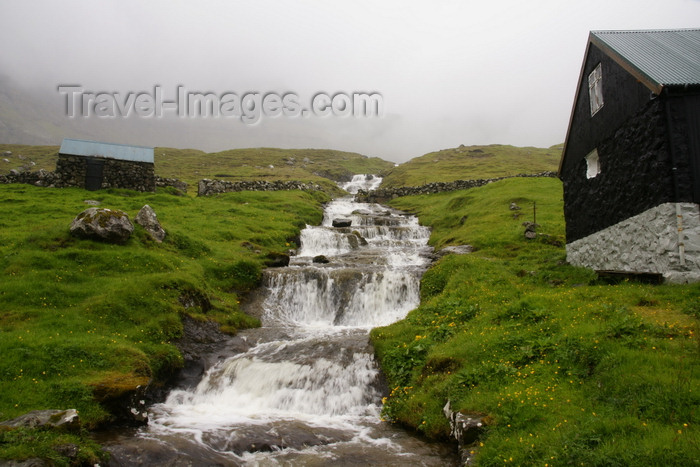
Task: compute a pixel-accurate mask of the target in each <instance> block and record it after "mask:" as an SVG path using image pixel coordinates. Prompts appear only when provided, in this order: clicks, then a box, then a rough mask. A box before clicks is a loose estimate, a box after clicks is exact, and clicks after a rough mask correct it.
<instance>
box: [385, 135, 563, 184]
mask: <svg viewBox="0 0 700 467" xmlns="http://www.w3.org/2000/svg"><path fill="white" fill-rule="evenodd" d="M561 151H562V145H557V146H552V147H551V148H548V149H542V148H532V147H526V148H519V147H515V146H506V145H500V144H492V145H489V146H460V147H458V148H452V149H443V150H441V151H436V152H431V153H428V154H425V155H423V156H420V157H416V158H414V159H411V160H410V161H408V162H406V163H404V164H401V165H399V166H398V167H395V168H393V169H390V170H389V171H387V172H385V177H384V182H383V184H382V187H386V188H390V187H400V186H420V185H425V184H426V183H431V182H452V181H454V180H474V179H480V178H495V177H505V176H511V175H518V174H523V173H525V174H531V173H538V172H543V171H556V170H557V168H558V166H559V159H560V158H561Z"/></svg>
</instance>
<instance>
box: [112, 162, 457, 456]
mask: <svg viewBox="0 0 700 467" xmlns="http://www.w3.org/2000/svg"><path fill="white" fill-rule="evenodd" d="M379 183H381V179H379V178H377V177H371V176H356V177H355V178H354V179H353V181H352V182H350V183H348V184H345V185H344V186H343V187H344V188H345V189H346V190H348V191H349V192H351V193H352V192H356V191H357V189H358V188H363V189H367V188H370V189H371V188H374V187H376V186H378V185H379ZM334 221H336V222H335V224H336V225H341V226H334ZM348 222H349V226H347V224H348ZM429 236H430V232H429V230H428V229H427V228H425V227H421V226H420V225H419V224H418V220H417V219H416V218H415V217H413V216H409V215H406V214H405V213H401V212H399V211H395V210H392V209H390V208H387V207H385V206H381V205H377V204H367V203H357V202H355V201H354V199H353V197H352V196H348V197H344V198H340V199H336V200H333V201H332V202H330V203H329V204H328V205H326V207H325V210H324V219H323V222H322V224H321V225H320V226H307V227H306V228H305V229H304V230H303V231H302V232H301V246H300V248H299V250H298V252H297V255H296V256H293V257H292V258H291V261H290V264H289V266H287V267H282V268H269V269H267V270H265V272H264V277H263V289H262V291H263V292H262V293H261V297H260V299H259V302H260V304H259V310H260V311H259V314H260V318H261V321H262V327H261V328H258V329H250V330H246V331H242V332H241V333H239V335H238V336H237V339H242V340H243V341H244V342H245V343H246V346H247V347H248V350H246V351H243V352H240V353H238V354H236V355H234V356H232V357H230V358H227V359H225V360H224V361H222V362H219V363H217V364H216V365H214V366H213V367H212V368H210V369H209V370H208V371H207V372H206V374H205V375H204V377H203V378H202V380H201V381H200V382H199V384H197V385H196V386H193V387H191V388H186V389H176V390H173V391H171V392H170V393H169V395H168V396H167V399H166V400H165V401H164V402H163V403H160V404H156V405H153V406H151V407H150V408H149V423H148V425H147V426H146V427H144V428H141V429H139V430H137V431H135V432H134V433H131V434H130V436H131V437H132V438H133V439H134V440H137V444H133V445H132V447H131V448H130V447H129V442H127V441H125V440H124V439H122V440H121V441H120V443H121V445H120V446H117V447H115V448H113V449H112V454H113V461H112V462H111V463H110V465H138V464H139V461H138V460H137V459H138V456H137V455H136V454H135V452H134V451H135V450H138V449H139V448H137V446H142V447H143V446H145V445H147V446H148V449H150V450H151V455H150V458H149V462H150V463H151V465H154V463H155V464H160V463H161V462H162V464H163V465H176V466H177V465H182V466H185V465H187V466H194V465H202V466H204V465H226V466H228V465H231V466H236V465H241V466H276V465H294V466H296V465H300V466H351V465H352V466H357V465H381V466H402V467H403V466H409V465H410V466H445V465H456V455H455V454H456V453H455V452H454V451H455V448H454V447H452V446H446V445H442V444H439V443H430V442H426V441H425V440H423V439H421V438H420V437H418V436H416V435H414V434H411V433H408V432H406V431H405V430H402V429H401V428H399V427H396V426H394V425H392V424H390V423H387V422H384V421H382V420H381V415H380V412H381V405H382V402H381V399H382V396H384V395H386V393H387V388H386V385H385V383H384V381H383V378H382V375H381V372H380V371H379V368H378V365H377V363H376V362H375V359H374V352H373V349H372V348H371V345H370V344H369V331H370V329H372V328H373V327H376V326H383V325H387V324H390V323H393V322H395V321H397V320H400V319H402V318H403V317H404V316H405V315H406V314H407V313H408V311H410V310H411V309H413V308H415V307H416V306H417V305H418V303H419V286H420V277H421V275H422V274H423V272H424V271H425V269H426V268H427V267H428V265H429V262H430V259H429V258H430V254H431V253H432V249H431V248H430V247H428V246H427V241H428V238H429ZM153 453H155V454H153ZM144 465H145V464H144Z"/></svg>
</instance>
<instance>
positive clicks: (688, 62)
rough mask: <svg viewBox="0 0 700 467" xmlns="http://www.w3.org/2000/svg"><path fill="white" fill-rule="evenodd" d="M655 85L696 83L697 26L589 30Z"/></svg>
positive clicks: (699, 68)
mask: <svg viewBox="0 0 700 467" xmlns="http://www.w3.org/2000/svg"><path fill="white" fill-rule="evenodd" d="M591 38H592V41H593V42H595V39H598V40H599V41H601V42H602V43H603V44H605V45H607V46H608V47H609V48H610V49H612V50H613V51H614V52H616V53H617V54H619V55H620V56H621V58H622V59H623V60H626V61H627V62H629V64H630V65H632V66H633V67H635V68H636V69H638V70H639V71H640V72H641V73H642V74H643V75H645V76H646V77H648V78H649V79H651V80H652V81H653V82H655V83H656V84H657V85H661V86H677V85H685V84H700V29H674V30H648V31H591Z"/></svg>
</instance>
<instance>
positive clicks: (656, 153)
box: [560, 99, 675, 242]
mask: <svg viewBox="0 0 700 467" xmlns="http://www.w3.org/2000/svg"><path fill="white" fill-rule="evenodd" d="M664 107H665V106H664V103H663V102H662V100H661V99H655V100H654V101H651V102H649V103H647V104H646V105H645V106H644V107H642V108H641V109H640V110H639V111H638V112H637V113H636V114H635V115H633V116H632V117H631V118H629V119H628V120H627V121H626V122H625V123H624V124H622V125H621V126H619V127H617V128H614V129H613V130H612V131H609V132H608V133H607V137H605V138H601V139H600V140H598V141H596V143H595V144H596V145H595V146H592V147H590V149H589V151H590V150H593V149H597V151H598V159H599V166H600V173H599V174H598V175H597V176H596V177H594V178H587V177H586V172H587V164H586V160H585V155H586V154H587V153H585V154H583V156H582V157H581V158H579V159H578V160H577V161H575V164H574V163H570V164H569V167H568V168H567V170H566V171H562V173H561V174H560V177H561V179H562V181H563V182H564V216H565V219H566V239H567V242H572V241H575V240H578V239H580V238H584V237H586V236H588V235H590V234H592V233H594V232H597V231H599V230H602V229H604V228H606V227H609V226H611V225H614V224H616V223H618V222H621V221H622V220H624V219H627V218H628V217H632V216H634V215H637V214H640V213H642V212H644V211H646V210H647V209H650V208H652V207H654V206H657V205H659V204H661V203H665V202H670V201H674V200H675V199H674V181H673V176H674V171H673V170H672V162H671V155H670V153H669V141H668V134H667V132H666V114H665V108H664ZM601 112H602V110H601ZM596 116H597V115H596ZM594 118H595V117H594ZM571 162H573V161H571Z"/></svg>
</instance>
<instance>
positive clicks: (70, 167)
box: [56, 154, 156, 191]
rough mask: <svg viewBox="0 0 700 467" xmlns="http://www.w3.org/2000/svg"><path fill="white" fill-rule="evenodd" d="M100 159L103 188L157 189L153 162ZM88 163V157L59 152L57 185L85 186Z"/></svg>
mask: <svg viewBox="0 0 700 467" xmlns="http://www.w3.org/2000/svg"><path fill="white" fill-rule="evenodd" d="M95 159H97V158H95ZM99 160H100V161H104V166H103V168H102V186H101V188H127V189H130V190H136V191H155V190H156V182H155V174H154V169H153V164H152V163H150V162H137V161H124V160H119V159H109V158H100V159H99ZM87 165H88V158H86V157H82V156H72V155H66V154H59V155H58V161H57V162H56V174H57V175H58V176H59V178H60V180H59V181H58V182H57V183H56V186H57V187H69V186H75V187H81V188H84V187H85V174H86V172H87Z"/></svg>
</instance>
